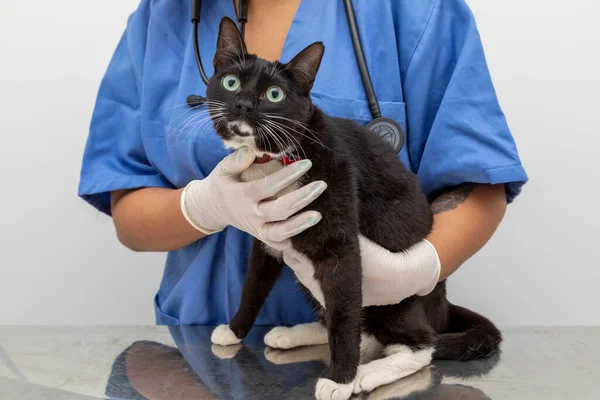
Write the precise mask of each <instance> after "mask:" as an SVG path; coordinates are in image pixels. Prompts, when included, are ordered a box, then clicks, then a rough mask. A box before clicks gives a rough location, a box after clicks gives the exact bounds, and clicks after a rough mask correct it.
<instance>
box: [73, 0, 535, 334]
mask: <svg viewBox="0 0 600 400" xmlns="http://www.w3.org/2000/svg"><path fill="white" fill-rule="evenodd" d="M354 3H355V8H356V16H357V21H358V26H359V28H360V34H361V38H362V43H363V47H364V51H365V55H366V59H367V64H368V68H369V71H370V72H371V76H372V79H373V84H374V86H375V91H376V93H377V96H378V99H379V102H380V106H381V109H382V114H383V116H385V117H389V118H393V119H395V120H396V121H398V122H399V123H400V124H401V125H402V126H403V128H404V129H405V131H406V132H407V141H406V144H405V146H404V148H403V149H402V151H401V152H400V154H399V157H400V159H401V160H402V161H403V162H404V163H405V165H407V166H408V167H409V168H410V169H411V170H412V171H414V172H415V173H416V174H418V176H419V178H420V180H421V183H422V185H423V188H424V190H425V191H426V192H427V193H428V195H430V196H432V195H433V194H434V193H436V192H437V191H438V190H440V189H443V188H446V187H449V186H453V185H458V184H460V183H463V182H477V183H491V184H496V183H505V184H506V193H507V200H508V201H509V202H511V201H512V200H513V199H514V198H515V196H517V195H518V193H519V192H520V190H521V187H522V185H523V184H524V183H525V182H526V181H527V175H526V173H525V171H524V169H523V167H522V165H521V162H520V159H519V155H518V153H517V149H516V146H515V143H514V140H513V137H512V135H511V132H510V130H509V128H508V126H507V123H506V120H505V117H504V114H503V112H502V110H501V108H500V106H499V104H498V99H497V97H496V93H495V91H494V87H493V84H492V80H491V78H490V75H489V71H488V67H487V64H486V60H485V56H484V52H483V48H482V44H481V40H480V37H479V33H478V31H477V27H476V24H475V20H474V19H473V16H472V14H471V11H470V10H469V8H468V7H467V5H466V3H465V1H464V0H444V1H441V0H437V1H436V0H419V1H412V0H378V1H377V2H376V3H377V6H376V7H375V6H374V5H373V2H371V1H355V2H354ZM190 10H191V1H168V0H153V1H150V0H142V1H141V3H140V5H139V7H138V9H137V10H136V11H135V12H134V13H133V14H132V15H131V16H130V18H129V20H128V23H127V28H126V30H125V32H124V34H123V36H122V38H121V40H120V42H119V44H118V46H117V49H116V51H115V53H114V56H113V58H112V60H111V62H110V65H109V67H108V69H107V71H106V74H105V76H104V78H103V80H102V83H101V86H100V90H99V93H98V98H97V102H96V107H95V110H94V114H93V118H92V122H91V127H90V132H89V137H88V141H87V146H86V149H85V154H84V157H83V165H82V170H81V181H80V187H79V195H80V196H81V197H82V198H83V199H85V200H86V201H88V202H89V203H90V204H92V205H93V206H95V207H96V208H98V209H99V210H100V211H102V212H105V213H107V214H109V215H110V192H111V191H114V190H119V189H133V188H141V187H164V188H181V187H184V186H185V185H186V184H187V183H188V182H190V181H191V180H194V179H203V178H205V177H206V176H207V175H208V174H210V172H211V171H212V169H213V168H214V167H215V165H216V164H217V163H218V162H219V161H220V160H221V159H222V158H223V157H224V156H225V155H226V154H227V150H225V149H224V148H223V145H222V143H221V141H220V139H219V137H218V136H217V135H216V133H215V132H214V131H213V128H212V125H211V124H210V121H207V120H205V121H202V120H201V119H193V117H194V116H197V114H196V113H197V112H196V113H195V112H194V111H191V110H189V108H188V107H187V105H186V104H185V102H186V97H187V96H188V95H189V94H199V95H202V94H205V89H206V88H205V86H204V84H203V83H202V80H201V79H200V76H199V74H198V70H197V67H196V62H195V59H194V50H193V45H192V25H191V23H190ZM223 16H229V17H230V18H233V19H235V10H234V7H233V2H232V1H231V0H205V1H203V8H202V20H201V23H200V29H199V37H200V45H201V51H202V59H203V61H204V66H205V68H206V72H207V74H208V76H211V75H212V73H213V69H212V59H213V56H214V53H215V48H216V42H217V37H216V36H217V32H218V28H219V22H220V21H221V18H222V17H223ZM315 41H322V42H324V44H325V56H324V58H323V62H322V64H321V68H320V71H319V74H318V76H317V79H316V82H315V86H314V89H313V91H312V97H313V100H314V103H315V104H316V105H318V106H319V107H320V108H321V109H322V110H324V111H325V112H326V113H328V114H330V115H333V116H337V117H343V118H349V119H353V120H355V121H357V122H359V123H361V124H366V123H367V122H368V121H369V120H370V118H371V115H370V112H369V107H368V104H367V101H366V97H365V92H364V89H363V86H362V81H361V79H360V75H359V71H358V68H357V65H356V62H355V55H354V51H353V48H352V42H351V39H350V35H349V31H348V26H347V22H346V16H345V13H344V7H343V3H342V1H341V0H340V1H334V0H331V1H322V0H303V1H302V3H301V5H300V8H299V10H298V12H297V14H296V16H295V17H294V20H293V23H292V26H291V29H290V31H289V34H288V36H287V38H286V41H285V46H284V49H283V54H282V57H281V60H282V61H283V62H287V61H289V60H290V59H291V58H292V57H293V56H294V55H296V54H297V53H298V52H299V51H301V50H302V49H303V48H304V47H306V46H308V45H309V44H310V43H313V42H315ZM251 242H252V238H251V237H249V236H248V235H247V234H245V233H243V232H241V231H239V230H237V229H235V228H231V227H230V228H227V229H226V230H224V231H223V232H221V233H218V234H215V235H211V236H209V237H206V238H204V239H202V240H200V241H198V242H197V243H194V244H192V245H190V246H188V247H186V248H184V249H181V250H177V251H172V252H170V253H169V255H168V258H167V263H166V266H165V271H164V276H163V280H162V283H161V286H160V289H159V291H158V294H157V295H156V298H155V308H156V321H157V323H159V324H186V325H187V324H218V323H226V322H228V321H229V320H231V318H232V317H233V315H234V314H235V312H236V311H237V309H238V306H239V303H240V296H241V292H242V284H243V281H244V276H245V273H246V270H247V264H248V259H249V255H250V249H251ZM314 318H315V317H314V315H313V311H312V308H311V307H310V306H309V304H308V302H307V299H306V298H305V297H304V294H303V292H302V291H300V290H298V286H297V283H296V282H295V280H294V278H293V274H292V273H291V272H290V270H289V269H288V268H286V269H285V272H284V273H283V275H282V278H281V279H280V280H279V281H278V282H277V284H276V287H275V288H274V290H273V292H272V293H271V294H270V296H269V298H268V299H267V302H266V304H265V306H264V307H263V308H262V310H261V312H260V314H259V316H258V319H257V321H256V323H257V324H259V325H272V324H276V325H291V324H297V323H302V322H309V321H313V320H314Z"/></svg>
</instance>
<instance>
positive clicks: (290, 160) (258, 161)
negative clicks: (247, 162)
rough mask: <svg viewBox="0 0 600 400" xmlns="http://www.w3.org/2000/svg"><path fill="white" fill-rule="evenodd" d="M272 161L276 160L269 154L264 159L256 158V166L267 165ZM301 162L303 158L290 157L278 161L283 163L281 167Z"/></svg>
mask: <svg viewBox="0 0 600 400" xmlns="http://www.w3.org/2000/svg"><path fill="white" fill-rule="evenodd" d="M272 160H274V158H272V157H271V156H270V155H268V154H265V155H263V156H262V157H256V160H254V164H266V163H268V162H269V161H272ZM300 160H301V158H291V157H288V156H283V157H281V158H280V159H277V161H279V162H280V163H281V165H290V164H293V163H295V162H296V161H300Z"/></svg>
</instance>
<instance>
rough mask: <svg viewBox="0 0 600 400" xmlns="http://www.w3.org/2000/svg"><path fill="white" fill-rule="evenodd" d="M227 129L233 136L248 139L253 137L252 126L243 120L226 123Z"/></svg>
mask: <svg viewBox="0 0 600 400" xmlns="http://www.w3.org/2000/svg"><path fill="white" fill-rule="evenodd" d="M227 128H228V129H229V130H230V131H231V133H233V134H234V135H235V136H241V137H248V136H254V133H255V129H254V127H253V126H252V125H250V124H249V123H248V122H246V121H244V120H241V119H239V120H235V121H230V122H228V123H227Z"/></svg>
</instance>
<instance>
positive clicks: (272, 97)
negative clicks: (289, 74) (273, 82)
mask: <svg viewBox="0 0 600 400" xmlns="http://www.w3.org/2000/svg"><path fill="white" fill-rule="evenodd" d="M284 98H285V92H284V91H283V89H282V88H280V87H279V86H271V87H270V88H268V89H267V99H268V100H269V101H270V102H271V103H279V102H280V101H281V100H283V99H284Z"/></svg>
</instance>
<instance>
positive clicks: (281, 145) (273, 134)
mask: <svg viewBox="0 0 600 400" xmlns="http://www.w3.org/2000/svg"><path fill="white" fill-rule="evenodd" d="M263 126H264V128H265V130H266V131H267V132H268V133H269V135H270V136H271V137H272V138H273V140H274V141H275V142H276V143H277V146H278V147H279V149H280V151H283V152H285V151H286V148H287V147H289V145H288V146H286V144H285V142H284V141H283V139H281V138H280V137H279V135H277V133H276V132H275V131H274V130H273V129H272V128H271V127H269V126H267V125H263Z"/></svg>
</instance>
